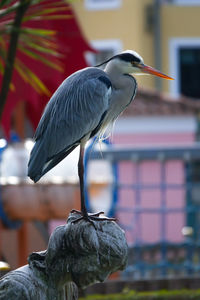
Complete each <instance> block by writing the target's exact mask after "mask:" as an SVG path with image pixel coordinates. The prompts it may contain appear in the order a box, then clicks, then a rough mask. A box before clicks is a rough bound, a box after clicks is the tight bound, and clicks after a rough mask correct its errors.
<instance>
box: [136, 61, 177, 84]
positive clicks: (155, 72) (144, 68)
mask: <svg viewBox="0 0 200 300" xmlns="http://www.w3.org/2000/svg"><path fill="white" fill-rule="evenodd" d="M139 68H140V69H141V70H142V72H144V73H148V74H153V75H156V76H158V77H162V78H165V79H169V80H174V79H173V78H171V77H169V76H167V75H165V74H163V73H161V72H160V71H158V70H156V69H154V68H152V67H150V66H147V65H144V64H141V65H139Z"/></svg>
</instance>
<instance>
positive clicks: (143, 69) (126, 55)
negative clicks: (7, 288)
mask: <svg viewBox="0 0 200 300" xmlns="http://www.w3.org/2000/svg"><path fill="white" fill-rule="evenodd" d="M103 64H107V67H108V68H112V67H115V68H117V69H118V70H119V71H121V72H122V73H123V74H134V75H144V74H151V75H156V76H158V77H162V78H165V79H170V80H173V78H171V77H169V76H167V75H165V74H163V73H161V72H160V71H158V70H156V69H154V68H152V67H150V66H148V65H145V64H144V61H143V58H142V57H141V56H140V55H139V54H138V53H137V52H135V51H133V50H126V51H124V52H121V53H120V54H117V55H115V56H113V57H111V58H110V59H108V60H107V61H105V62H104V63H102V64H101V65H103ZM101 65H98V66H101ZM98 66H97V67H98Z"/></svg>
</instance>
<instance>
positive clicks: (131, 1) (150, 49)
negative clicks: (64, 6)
mask: <svg viewBox="0 0 200 300" xmlns="http://www.w3.org/2000/svg"><path fill="white" fill-rule="evenodd" d="M153 2H154V1H153V0H122V6H121V7H120V9H116V10H107V11H105V10H99V11H89V10H86V9H85V7H84V0H74V1H73V6H74V9H75V13H76V15H77V18H78V21H79V23H80V25H81V28H82V30H83V33H84V35H85V36H86V38H87V39H88V40H89V41H92V40H101V39H103V40H105V39H119V40H121V42H122V45H123V49H124V50H125V49H133V50H136V51H137V52H138V53H139V54H140V55H141V56H142V57H143V58H144V61H145V63H147V64H149V65H151V66H155V62H154V36H153V34H152V33H149V32H146V31H145V7H146V5H147V4H152V3H153ZM199 36H200V6H192V7H189V6H185V7H181V6H175V5H163V6H162V8H161V49H162V52H161V53H162V71H163V72H164V73H169V71H170V70H169V59H170V58H169V40H170V38H172V37H199ZM161 80H162V79H161ZM138 82H139V86H142V87H146V88H155V81H154V78H153V77H151V76H139V77H138ZM162 84H163V90H164V91H166V92H167V91H169V81H166V80H163V81H162Z"/></svg>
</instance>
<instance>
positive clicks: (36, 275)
mask: <svg viewBox="0 0 200 300" xmlns="http://www.w3.org/2000/svg"><path fill="white" fill-rule="evenodd" d="M78 217H79V215H77V214H76V213H71V214H70V216H69V218H68V220H67V224H65V225H62V226H58V227H57V228H56V229H55V231H54V232H53V233H52V235H51V237H50V239H49V244H48V248H47V250H45V251H42V252H35V253H32V254H31V255H30V256H29V258H28V265H25V266H23V267H21V268H18V269H16V270H14V271H11V272H9V273H7V274H6V275H5V276H4V277H2V279H1V280H0V300H18V299H19V300H66V299H70V300H71V299H73V300H75V299H78V292H77V287H80V288H86V287H87V286H89V285H91V284H94V283H96V282H103V281H104V280H105V279H106V278H107V277H108V275H109V274H111V273H112V272H115V271H117V270H122V269H124V267H125V266H126V262H127V243H126V239H125V235H124V232H123V231H122V230H121V228H120V227H119V226H118V225H117V224H116V223H115V222H113V221H112V222H111V221H106V220H104V221H93V223H90V222H88V221H84V220H81V221H79V222H78V223H76V222H74V221H75V220H76V219H77V218H78ZM66 290H67V295H66Z"/></svg>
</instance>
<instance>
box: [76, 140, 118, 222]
mask: <svg viewBox="0 0 200 300" xmlns="http://www.w3.org/2000/svg"><path fill="white" fill-rule="evenodd" d="M84 152H85V144H81V145H80V153H79V161H78V176H79V181H80V196H81V211H77V210H75V209H73V210H72V211H71V213H75V212H76V213H78V214H80V215H82V216H81V217H80V218H78V219H76V220H75V221H74V222H73V223H76V222H78V221H79V220H82V219H85V220H87V221H89V222H91V223H93V222H92V220H96V221H103V220H109V221H115V220H116V219H114V218H106V217H105V218H100V217H99V216H100V215H101V214H104V212H102V211H101V212H98V213H94V214H88V212H87V209H86V206H85V193H84V189H85V185H84Z"/></svg>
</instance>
